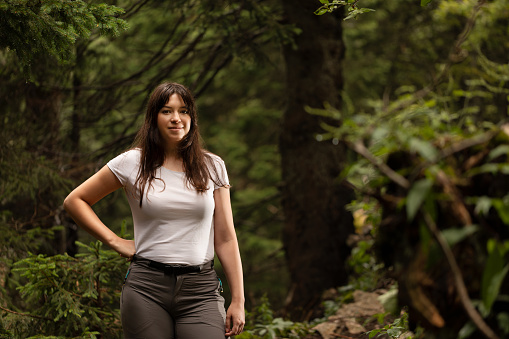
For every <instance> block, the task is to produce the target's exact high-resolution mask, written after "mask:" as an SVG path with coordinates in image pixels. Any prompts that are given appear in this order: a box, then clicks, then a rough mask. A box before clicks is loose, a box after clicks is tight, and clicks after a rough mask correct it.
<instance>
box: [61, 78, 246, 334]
mask: <svg viewBox="0 0 509 339" xmlns="http://www.w3.org/2000/svg"><path fill="white" fill-rule="evenodd" d="M121 187H123V188H124V189H125V191H126V194H127V198H128V201H129V205H130V207H131V212H132V216H133V221H134V242H133V241H131V240H125V239H122V238H120V237H118V236H117V235H116V234H115V233H113V232H112V231H111V230H110V229H109V228H108V227H107V226H106V225H104V224H103V223H102V222H101V220H100V219H99V218H98V217H97V215H96V214H95V213H94V211H93V210H92V207H91V206H92V205H94V204H95V203H96V202H98V201H99V200H100V199H102V198H103V197H104V196H106V195H107V194H109V193H111V192H113V191H115V190H117V189H119V188H121ZM64 207H65V209H66V210H67V212H68V213H69V214H70V215H71V216H72V218H73V219H74V220H75V221H76V223H77V224H78V225H79V226H80V227H82V228H83V229H85V230H86V231H88V232H89V233H91V234H92V235H93V236H94V237H96V238H97V239H99V240H100V241H102V242H103V243H105V244H106V245H108V246H110V247H111V248H112V249H114V250H115V251H117V252H118V253H119V254H120V255H121V256H122V257H125V258H127V260H130V261H131V265H130V268H129V271H128V273H127V276H126V279H125V283H124V286H123V288H122V297H121V304H120V309H121V315H122V327H123V331H124V336H125V338H150V339H152V338H157V339H159V338H172V339H173V338H176V339H195V338H210V339H216V338H225V337H228V336H231V335H236V334H239V333H240V332H242V330H243V327H244V323H245V315H244V287H243V277H242V265H241V259H240V254H239V248H238V242H237V238H236V235H235V230H234V224H233V216H232V210H231V204H230V195H229V183H228V176H227V173H226V168H225V165H224V163H223V161H222V160H221V159H220V158H219V157H218V156H216V155H213V154H211V153H208V152H207V151H205V150H204V149H203V148H202V147H201V145H200V135H199V131H198V120H197V113H196V105H195V102H194V99H193V97H192V94H191V93H190V91H189V90H188V89H187V88H186V87H184V86H182V85H180V84H177V83H163V84H161V85H159V86H158V87H156V89H155V90H154V92H153V93H152V95H151V96H150V99H149V102H148V106H147V111H146V115H145V122H144V124H143V126H142V127H141V129H140V131H139V132H138V134H137V136H136V140H135V144H134V148H133V149H131V150H129V151H127V152H125V153H123V154H120V155H119V156H117V157H116V158H114V159H112V160H111V161H110V162H108V164H107V165H106V166H104V167H103V168H102V169H101V170H99V171H98V172H97V173H96V174H94V175H93V176H92V177H90V178H89V179H88V180H86V181H85V182H84V183H83V184H81V185H80V186H78V187H77V188H76V189H75V190H73V191H72V192H71V193H70V194H69V196H67V198H66V199H65V201H64ZM214 252H215V253H216V254H217V256H218V258H219V260H220V262H221V264H222V266H223V268H224V271H225V273H226V277H227V280H228V283H229V286H230V290H231V294H232V302H231V304H230V306H229V308H228V311H227V312H225V309H224V299H223V297H222V296H221V295H220V293H219V292H220V289H221V282H220V280H219V279H218V278H217V275H216V273H215V271H214V269H213V260H214Z"/></svg>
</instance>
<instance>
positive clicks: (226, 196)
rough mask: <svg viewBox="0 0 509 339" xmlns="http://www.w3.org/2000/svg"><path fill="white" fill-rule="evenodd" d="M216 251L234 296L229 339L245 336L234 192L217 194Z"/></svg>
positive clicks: (221, 190) (229, 313)
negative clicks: (231, 336) (233, 205)
mask: <svg viewBox="0 0 509 339" xmlns="http://www.w3.org/2000/svg"><path fill="white" fill-rule="evenodd" d="M214 201H215V204H216V208H215V212H214V247H215V250H216V254H217V257H218V258H219V261H221V265H222V266H223V268H224V272H225V274H226V278H227V279H228V285H229V286H230V291H231V293H232V302H231V304H230V307H228V311H227V313H226V336H230V335H237V334H239V333H240V332H242V330H243V328H244V324H245V314H244V279H243V273H242V263H241V259H240V251H239V245H238V242H237V236H236V234H235V229H234V225H233V214H232V209H231V202H230V190H229V189H228V188H224V187H222V188H218V189H216V190H215V191H214Z"/></svg>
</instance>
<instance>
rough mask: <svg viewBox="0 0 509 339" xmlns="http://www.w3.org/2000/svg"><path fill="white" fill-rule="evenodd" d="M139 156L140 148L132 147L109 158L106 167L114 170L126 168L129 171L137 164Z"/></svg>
mask: <svg viewBox="0 0 509 339" xmlns="http://www.w3.org/2000/svg"><path fill="white" fill-rule="evenodd" d="M140 158H141V150H140V149H138V148H133V149H130V150H128V151H125V152H124V153H121V154H119V155H117V156H116V157H115V158H113V159H111V160H110V161H109V162H108V167H110V169H112V170H114V171H115V170H116V171H124V170H127V171H129V172H130V171H131V170H132V169H133V168H135V167H138V166H139V164H140Z"/></svg>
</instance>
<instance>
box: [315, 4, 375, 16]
mask: <svg viewBox="0 0 509 339" xmlns="http://www.w3.org/2000/svg"><path fill="white" fill-rule="evenodd" d="M320 2H321V3H322V4H323V5H322V6H321V7H319V8H318V9H317V10H316V11H315V14H316V15H323V14H325V13H332V12H333V11H335V10H337V9H338V8H340V7H346V9H347V11H348V13H347V15H346V16H345V18H344V19H343V20H348V19H351V18H357V16H359V15H360V14H364V13H367V12H373V11H374V10H373V9H371V8H360V7H358V6H357V3H358V2H359V0H332V1H329V0H320Z"/></svg>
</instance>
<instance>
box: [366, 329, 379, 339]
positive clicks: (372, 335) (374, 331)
mask: <svg viewBox="0 0 509 339" xmlns="http://www.w3.org/2000/svg"><path fill="white" fill-rule="evenodd" d="M380 331H381V330H380V329H377V330H372V331H369V332H368V333H369V339H371V338H373V337H374V336H375V335H377V334H378V333H380Z"/></svg>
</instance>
